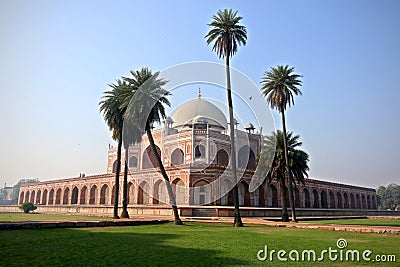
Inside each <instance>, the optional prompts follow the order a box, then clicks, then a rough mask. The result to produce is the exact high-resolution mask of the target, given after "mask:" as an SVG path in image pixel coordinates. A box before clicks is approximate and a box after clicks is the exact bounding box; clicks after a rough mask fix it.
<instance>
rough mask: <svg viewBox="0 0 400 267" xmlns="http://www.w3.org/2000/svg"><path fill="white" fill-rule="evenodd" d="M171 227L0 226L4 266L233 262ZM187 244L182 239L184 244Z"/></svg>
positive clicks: (0, 254)
mask: <svg viewBox="0 0 400 267" xmlns="http://www.w3.org/2000/svg"><path fill="white" fill-rule="evenodd" d="M185 242H187V240H185V236H184V235H182V234H179V233H177V234H175V233H167V234H161V233H137V232H135V231H131V230H129V228H115V231H114V229H111V231H110V230H103V229H90V230H87V229H85V230H82V229H79V230H78V229H49V230H23V231H21V230H16V231H3V232H0V245H1V250H0V258H1V259H2V262H1V265H3V266H25V265H28V266H29V265H30V266H117V265H118V266H232V265H246V264H249V263H248V262H247V261H245V260H242V259H236V258H228V257H224V256H223V255H221V254H222V253H221V252H220V251H217V250H211V249H207V248H206V247H205V248H204V246H205V245H206V244H204V241H203V242H201V243H200V244H192V243H185ZM185 244H186V245H185Z"/></svg>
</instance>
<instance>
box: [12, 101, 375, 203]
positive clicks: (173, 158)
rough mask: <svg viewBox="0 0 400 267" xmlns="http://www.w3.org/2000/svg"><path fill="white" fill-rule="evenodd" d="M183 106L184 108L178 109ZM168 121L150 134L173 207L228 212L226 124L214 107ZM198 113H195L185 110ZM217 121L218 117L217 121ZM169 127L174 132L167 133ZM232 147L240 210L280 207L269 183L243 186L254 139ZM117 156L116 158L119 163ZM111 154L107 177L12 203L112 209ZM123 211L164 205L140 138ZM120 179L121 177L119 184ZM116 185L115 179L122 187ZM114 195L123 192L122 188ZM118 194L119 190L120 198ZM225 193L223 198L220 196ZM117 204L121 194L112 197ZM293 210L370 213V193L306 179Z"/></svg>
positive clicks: (53, 185) (241, 136)
mask: <svg viewBox="0 0 400 267" xmlns="http://www.w3.org/2000/svg"><path fill="white" fill-rule="evenodd" d="M185 105H186V106H185ZM185 105H183V106H182V107H181V108H180V109H178V110H177V111H176V113H175V115H174V118H173V119H172V118H168V119H167V121H166V123H165V126H164V128H163V129H158V130H155V131H154V139H155V142H156V145H157V149H158V151H159V154H160V155H162V160H163V163H164V166H165V168H166V170H167V173H168V175H169V177H170V181H171V184H172V186H173V190H174V193H175V198H176V202H177V205H178V206H198V205H213V206H231V205H233V194H232V190H230V189H231V188H232V186H233V183H232V181H231V179H230V178H229V177H231V175H230V172H231V171H230V167H229V166H230V164H229V159H230V157H229V154H230V141H229V135H228V134H227V133H228V131H227V130H226V128H227V127H226V125H227V122H226V119H225V117H224V115H223V114H222V112H221V111H219V109H218V108H217V107H216V106H214V105H213V104H211V103H209V102H207V101H205V100H203V99H200V98H199V99H196V100H193V101H190V102H189V103H187V104H185ZM193 106H194V107H197V109H196V113H195V114H193V112H192V110H189V109H193ZM221 114H222V115H221ZM173 124H175V125H174V126H172V125H173ZM235 131H236V136H237V137H236V138H237V140H238V142H237V159H238V171H239V173H241V175H240V177H241V178H240V180H239V183H238V187H239V202H240V205H241V206H246V207H279V206H280V205H281V200H280V188H279V184H278V183H277V182H276V181H273V182H272V183H270V184H267V182H265V181H264V182H263V184H262V185H261V186H260V187H259V188H258V189H257V190H255V191H254V192H249V184H250V180H251V179H252V177H253V175H254V173H255V169H256V160H255V159H256V156H257V155H258V154H259V153H260V151H259V150H260V149H259V147H260V138H261V135H260V134H255V133H254V127H253V126H252V125H248V126H247V127H246V131H241V130H235ZM124 154H125V152H123V156H122V158H125V155H124ZM116 158H117V151H116V148H112V147H111V148H110V149H109V151H108V166H107V173H106V174H101V175H93V176H86V177H77V178H68V179H60V180H52V181H47V182H38V183H32V184H26V185H23V186H21V189H20V196H19V203H23V202H25V201H31V202H34V203H35V204H39V205H104V206H110V205H112V204H113V202H114V192H115V190H114V188H115V180H114V178H115V169H116ZM128 158H129V161H128V166H129V176H128V204H129V205H130V206H141V205H143V206H149V205H165V203H169V199H168V194H166V188H165V183H164V181H163V179H162V177H161V175H160V174H159V171H158V168H155V167H154V166H157V164H156V163H155V159H154V156H153V154H152V153H151V150H150V147H149V142H148V140H147V137H146V136H144V137H143V141H142V142H141V143H139V144H136V145H133V146H131V147H130V148H129V151H128ZM122 176H123V174H122V173H121V177H122ZM121 180H122V179H121ZM120 188H122V181H121V185H120ZM121 192H122V190H121ZM223 192H225V193H226V194H224V193H223ZM119 202H120V203H121V202H122V200H121V194H120V196H119ZM295 204H296V206H297V207H300V208H323V209H376V208H377V203H376V193H375V190H374V189H372V188H365V187H358V186H352V185H345V184H339V183H331V182H325V181H319V180H313V179H306V183H305V185H298V186H297V187H296V188H295Z"/></svg>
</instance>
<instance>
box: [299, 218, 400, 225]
mask: <svg viewBox="0 0 400 267" xmlns="http://www.w3.org/2000/svg"><path fill="white" fill-rule="evenodd" d="M304 222H306V223H320V224H349V225H355V224H357V225H371V226H373V225H375V226H397V227H400V219H375V218H374V219H338V220H310V221H300V223H304Z"/></svg>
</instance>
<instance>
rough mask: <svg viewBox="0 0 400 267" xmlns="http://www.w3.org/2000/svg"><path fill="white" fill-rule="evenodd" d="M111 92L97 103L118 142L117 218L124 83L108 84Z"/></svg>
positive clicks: (116, 177)
mask: <svg viewBox="0 0 400 267" xmlns="http://www.w3.org/2000/svg"><path fill="white" fill-rule="evenodd" d="M108 86H109V87H111V90H109V91H106V92H104V93H103V97H102V100H101V101H100V102H99V106H100V113H103V117H104V120H105V122H106V124H107V125H108V127H109V129H110V131H112V138H113V139H114V140H116V141H117V142H118V149H117V166H116V171H115V192H114V216H113V218H115V219H119V216H118V197H119V175H120V172H121V151H122V127H123V121H124V119H123V116H124V113H123V111H122V110H121V108H120V106H121V97H120V89H121V88H123V87H125V86H126V83H125V82H124V81H122V80H120V79H118V80H117V81H116V83H114V84H109V85H108Z"/></svg>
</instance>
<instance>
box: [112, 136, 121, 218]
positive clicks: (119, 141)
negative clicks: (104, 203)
mask: <svg viewBox="0 0 400 267" xmlns="http://www.w3.org/2000/svg"><path fill="white" fill-rule="evenodd" d="M121 150H122V131H120V132H119V138H118V150H117V168H116V170H115V194H114V216H113V218H114V219H119V216H118V197H119V174H120V172H121Z"/></svg>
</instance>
